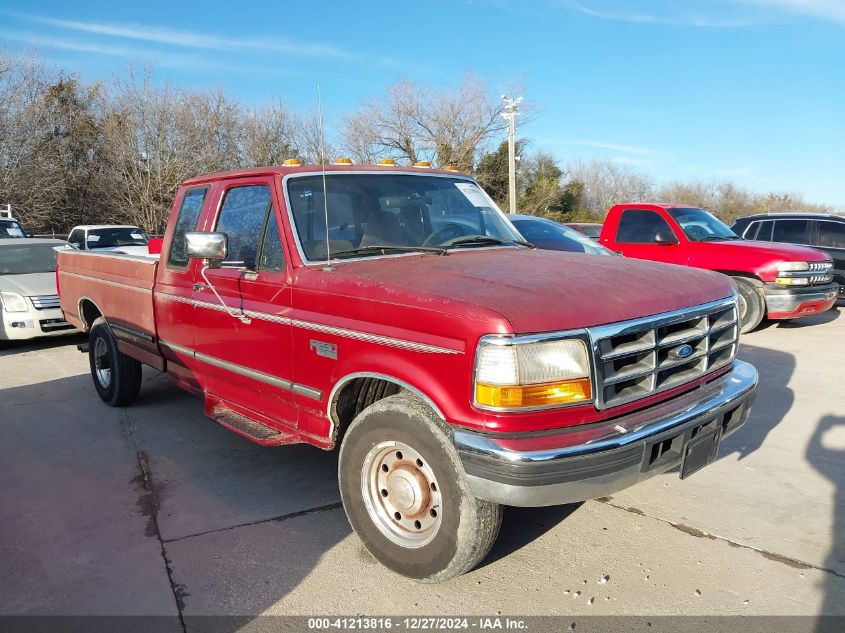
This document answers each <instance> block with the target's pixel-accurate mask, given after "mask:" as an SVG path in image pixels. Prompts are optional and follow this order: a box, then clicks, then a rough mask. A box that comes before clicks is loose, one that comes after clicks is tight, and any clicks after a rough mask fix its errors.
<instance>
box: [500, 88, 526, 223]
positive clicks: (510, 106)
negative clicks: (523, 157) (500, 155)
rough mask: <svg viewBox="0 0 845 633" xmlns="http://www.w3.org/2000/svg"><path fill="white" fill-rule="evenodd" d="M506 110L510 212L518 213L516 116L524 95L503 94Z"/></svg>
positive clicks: (503, 115)
mask: <svg viewBox="0 0 845 633" xmlns="http://www.w3.org/2000/svg"><path fill="white" fill-rule="evenodd" d="M502 101H504V102H505V111H504V112H502V117H503V118H505V119H507V120H508V213H516V139H515V137H516V117H517V115H518V114H519V112H518V109H519V104H520V103H522V97H517V98H516V99H511V98H509V97H507V96H505V95H502Z"/></svg>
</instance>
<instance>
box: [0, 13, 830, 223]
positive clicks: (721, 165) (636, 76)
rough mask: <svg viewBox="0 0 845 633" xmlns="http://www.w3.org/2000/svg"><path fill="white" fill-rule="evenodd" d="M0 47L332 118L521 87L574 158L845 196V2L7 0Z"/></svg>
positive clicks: (101, 73) (534, 128)
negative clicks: (435, 94)
mask: <svg viewBox="0 0 845 633" xmlns="http://www.w3.org/2000/svg"><path fill="white" fill-rule="evenodd" d="M0 46H2V47H3V48H5V49H7V50H9V51H12V52H15V51H24V50H31V49H32V48H33V47H34V48H36V49H37V50H38V52H39V54H40V55H41V56H42V57H43V58H45V59H46V60H48V61H49V62H50V63H51V64H54V65H56V66H58V67H61V68H64V69H66V70H67V71H71V72H76V73H79V74H80V75H81V76H83V77H84V78H87V79H102V78H109V77H111V76H113V75H115V74H122V73H123V72H124V71H125V69H126V67H127V65H129V64H130V63H131V64H134V65H135V66H136V67H142V66H144V65H147V64H152V65H153V67H154V73H155V77H156V78H157V80H158V81H162V82H163V81H171V82H173V83H175V84H179V85H185V86H189V87H193V88H207V87H217V86H222V87H223V88H225V89H226V90H227V91H228V92H230V93H231V94H232V95H234V96H236V97H238V98H239V99H242V100H243V101H245V102H247V103H250V104H261V103H265V102H268V101H270V100H278V99H280V100H282V101H284V102H286V103H287V104H289V105H290V106H292V107H294V108H296V109H298V110H308V109H313V108H314V106H315V102H316V85H317V84H318V83H319V84H320V85H321V90H322V96H323V107H324V110H325V113H326V118H327V121H328V123H329V125H331V124H332V123H333V122H336V121H337V120H338V119H339V118H340V117H341V116H342V115H343V114H344V113H347V112H349V111H351V110H352V109H353V108H354V107H355V105H356V104H357V103H358V102H359V101H360V100H362V99H367V98H373V97H378V96H379V95H380V94H382V92H383V90H384V87H385V86H386V85H387V84H389V83H391V82H393V81H395V80H397V79H398V78H400V77H405V78H409V79H412V80H415V81H419V82H421V83H429V84H436V85H456V84H457V83H459V82H460V80H461V78H462V77H463V76H464V75H465V74H466V73H467V72H473V73H475V74H477V75H479V76H480V77H482V78H484V79H485V80H487V81H488V82H489V84H490V86H491V93H494V94H499V93H500V92H503V91H510V90H511V89H512V88H513V87H514V86H519V87H520V94H522V95H524V97H525V99H526V102H527V103H531V104H532V106H533V107H535V108H536V114H535V117H534V120H533V121H532V122H530V123H529V124H527V125H526V126H524V128H522V129H521V130H520V133H521V134H524V135H525V136H527V137H528V138H530V139H531V141H532V143H533V145H534V147H536V148H542V149H545V150H548V151H551V152H552V153H553V154H554V155H555V156H557V158H558V159H559V160H560V161H561V162H563V163H565V162H567V161H569V160H572V159H577V158H591V157H601V158H608V159H611V160H614V161H617V162H620V163H626V164H630V165H632V166H634V167H635V168H637V169H639V170H641V171H644V172H647V173H648V174H650V175H651V176H652V177H653V178H654V179H655V181H657V182H662V181H666V180H672V179H683V180H686V179H692V178H694V179H710V178H716V179H730V180H734V181H736V182H737V183H738V184H740V185H743V186H746V187H749V188H752V189H754V190H759V191H768V190H788V191H796V192H800V193H803V194H804V195H805V196H806V197H807V198H808V199H809V200H810V201H815V202H827V203H831V204H835V205H837V206H839V207H842V208H845V0H674V1H673V0H640V1H637V2H630V1H629V2H623V1H620V0H573V1H569V0H536V1H528V0H522V1H518V0H471V1H466V0H463V1H457V0H456V1H453V2H446V1H442V0H440V1H438V0H429V1H425V2H402V1H397V0H393V1H391V2H367V1H364V0H359V1H355V0H345V1H338V2H334V1H332V2H328V1H326V2H319V1H314V0H312V1H311V2H293V1H286V2H263V1H261V0H251V1H250V2H241V3H237V2H215V1H214V0H207V1H206V2H203V3H196V4H192V3H188V2H175V1H173V0H171V1H170V2H161V1H159V0H147V1H145V2H141V3H134V2H133V3H122V2H115V1H114V0H112V1H110V2H101V1H92V2H76V3H70V2H60V1H58V0H42V1H40V2H37V3H35V2H13V1H10V0H0Z"/></svg>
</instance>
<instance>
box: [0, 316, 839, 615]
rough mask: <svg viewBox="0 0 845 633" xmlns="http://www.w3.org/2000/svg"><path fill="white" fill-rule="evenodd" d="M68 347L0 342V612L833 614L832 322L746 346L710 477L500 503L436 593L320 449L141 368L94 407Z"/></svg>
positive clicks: (835, 448)
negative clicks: (125, 401)
mask: <svg viewBox="0 0 845 633" xmlns="http://www.w3.org/2000/svg"><path fill="white" fill-rule="evenodd" d="M76 342H78V340H77V339H62V340H52V341H47V342H39V343H29V344H16V345H13V346H7V347H5V348H3V349H2V350H0V437H1V438H2V440H0V526H2V535H3V538H2V539H0V615H8V614H86V615H95V614H116V615H121V614H160V615H173V616H175V615H178V614H182V615H185V616H191V615H197V614H237V615H243V616H247V617H249V616H256V615H259V614H268V613H269V614H309V615H310V614H349V615H352V614H429V615H442V614H492V615H496V614H497V613H502V614H571V615H578V614H596V615H599V614H613V615H623V614H744V615H750V614H771V615H774V614H777V615H787V614H802V615H815V614H830V615H833V614H840V615H843V614H845V362H843V357H844V356H845V315H843V314H842V313H841V312H837V311H831V312H828V313H825V314H822V315H818V316H815V317H810V318H807V319H804V320H802V321H798V322H793V323H787V324H780V325H771V324H770V325H769V326H768V327H764V328H763V329H761V330H758V331H757V332H754V333H752V334H749V335H747V336H745V337H744V338H743V344H742V349H741V354H740V356H741V357H742V358H744V359H745V360H748V361H750V362H752V363H754V364H755V365H756V366H757V367H758V369H759V371H760V375H761V385H760V391H759V395H758V398H757V403H756V405H755V409H754V411H753V414H752V417H751V419H750V421H749V422H748V424H747V425H746V426H745V427H744V428H743V429H742V430H741V431H739V432H738V433H737V434H735V435H734V436H733V437H731V438H729V439H728V440H726V441H725V443H724V444H723V446H722V451H721V456H720V459H719V460H718V461H717V462H716V463H715V464H713V465H711V466H710V467H708V468H707V469H705V470H703V471H702V472H700V473H697V474H696V475H694V476H693V477H691V478H690V479H688V480H686V481H680V480H679V479H678V476H677V473H676V472H672V473H667V474H665V475H662V476H659V477H657V478H654V479H652V480H650V481H648V482H646V483H644V484H641V485H639V486H637V487H635V488H632V489H629V490H627V491H624V492H622V493H620V494H617V495H614V496H613V497H612V498H607V499H603V500H601V501H590V502H587V503H584V504H579V505H573V506H565V507H559V508H545V509H508V510H507V511H506V514H505V520H504V525H503V528H502V534H501V536H500V538H499V541H498V543H497V545H496V547H495V549H494V551H493V552H492V553H491V555H490V556H489V557H488V558H487V560H485V561H484V563H483V564H482V566H481V567H480V568H478V569H477V570H475V571H473V572H471V573H469V574H467V575H465V576H463V577H461V578H458V579H456V580H454V581H451V582H448V583H446V584H442V585H421V584H417V583H414V582H411V581H407V580H405V579H402V578H400V577H397V576H395V575H393V574H392V573H390V572H388V571H387V570H386V569H384V568H382V567H381V566H380V565H378V564H377V563H376V562H375V561H374V560H373V559H372V558H371V557H370V556H369V554H367V552H366V551H365V550H364V549H363V547H362V546H361V544H360V542H359V541H358V539H357V538H356V536H355V535H354V534H353V533H352V532H351V530H350V528H349V526H348V524H347V522H346V518H345V516H344V513H343V510H342V509H341V508H340V505H339V497H338V492H337V484H336V474H335V469H336V457H335V455H334V454H329V453H324V452H322V451H320V450H318V449H315V448H312V447H310V446H291V447H282V448H275V449H270V448H262V447H259V446H256V445H254V444H251V443H250V442H248V441H247V440H245V439H242V438H240V437H239V436H237V435H234V434H232V433H230V432H229V431H226V430H224V429H223V428H221V427H219V426H217V425H215V424H214V423H213V422H211V421H209V420H206V419H205V418H204V417H203V415H202V403H201V402H200V400H199V399H197V398H194V397H192V396H189V395H187V394H185V393H183V392H182V391H180V390H179V389H177V388H176V387H174V386H173V385H172V384H171V383H170V382H169V380H168V379H167V378H166V377H163V376H158V375H156V374H155V373H153V372H149V373H147V374H145V382H144V386H143V391H142V396H141V399H140V400H139V401H138V402H137V403H136V404H135V405H133V406H131V407H128V408H126V409H112V408H109V407H107V406H106V405H104V404H103V403H102V402H100V400H99V399H98V398H97V396H96V394H95V392H94V389H93V387H92V385H91V379H90V377H89V375H88V368H87V357H86V356H84V355H82V354H80V353H79V352H78V351H77V350H76V348H75V344H76ZM603 576H609V579H608V580H607V582H605V583H602V582H601V579H602V577H603ZM188 628H190V627H188Z"/></svg>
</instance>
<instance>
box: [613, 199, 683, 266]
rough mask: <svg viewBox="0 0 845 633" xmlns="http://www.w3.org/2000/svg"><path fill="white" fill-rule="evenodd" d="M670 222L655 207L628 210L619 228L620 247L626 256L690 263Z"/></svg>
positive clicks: (617, 238) (619, 249)
mask: <svg viewBox="0 0 845 633" xmlns="http://www.w3.org/2000/svg"><path fill="white" fill-rule="evenodd" d="M682 241H685V237H683V236H679V235H677V233H676V231H675V230H674V229H673V228H672V226H671V225H670V224H669V222H668V221H667V220H666V218H664V217H663V216H662V215H661V214H660V213H659V212H657V211H654V210H652V209H625V210H624V211H622V215H621V216H620V218H619V225H618V228H617V230H616V250H618V251H619V252H620V253H622V254H623V255H625V256H626V257H634V258H636V259H650V260H652V261H656V262H666V263H668V264H681V265H686V264H687V263H688V257H687V255H686V254H685V249H684V248H682V244H681V242H682Z"/></svg>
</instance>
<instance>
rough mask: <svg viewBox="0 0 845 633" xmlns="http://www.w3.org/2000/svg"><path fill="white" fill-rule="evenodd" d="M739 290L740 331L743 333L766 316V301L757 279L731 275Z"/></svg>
mask: <svg viewBox="0 0 845 633" xmlns="http://www.w3.org/2000/svg"><path fill="white" fill-rule="evenodd" d="M733 280H734V281H735V282H736V287H737V290H738V291H739V321H740V332H742V333H743V334H745V333H746V332H750V331H751V330H753V329H754V328H756V327H757V326H758V325H760V321H762V320H763V317H764V316H766V301H765V300H764V299H763V286H762V284H761V283H760V282H759V281H756V280H754V279H748V278H746V277H733Z"/></svg>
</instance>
